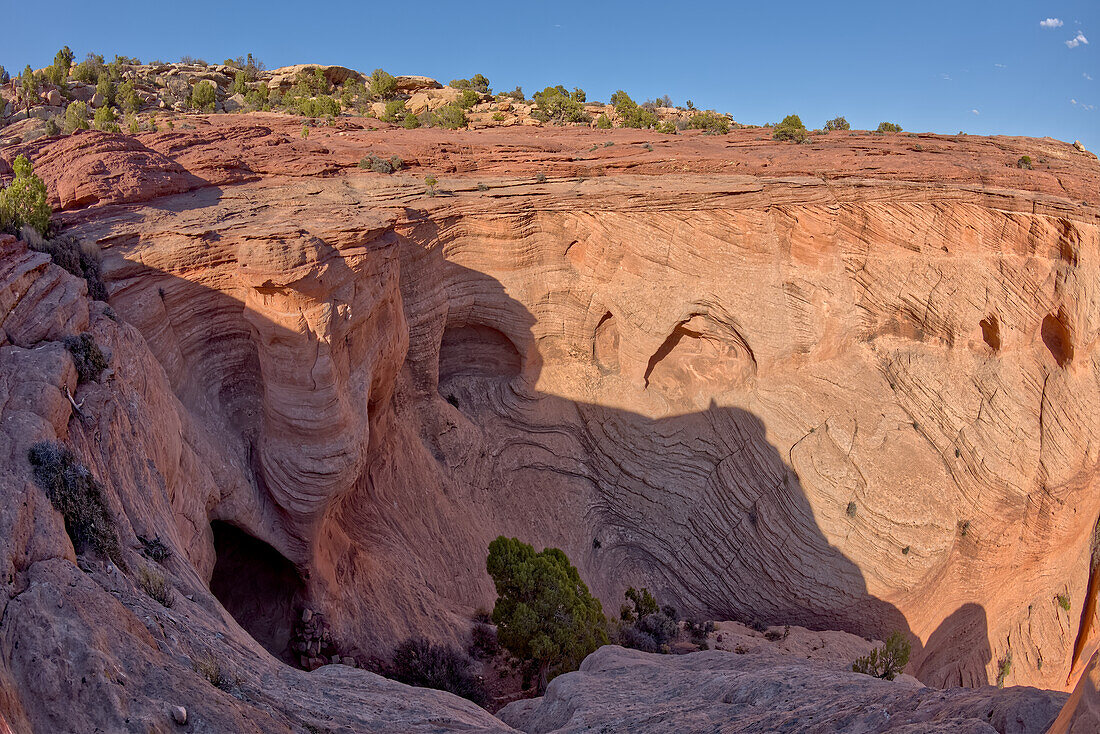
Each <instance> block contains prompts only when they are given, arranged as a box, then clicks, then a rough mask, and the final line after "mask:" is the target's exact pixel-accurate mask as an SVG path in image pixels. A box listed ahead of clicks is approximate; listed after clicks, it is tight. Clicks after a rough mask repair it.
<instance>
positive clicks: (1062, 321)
mask: <svg viewBox="0 0 1100 734" xmlns="http://www.w3.org/2000/svg"><path fill="white" fill-rule="evenodd" d="M1042 336H1043V344H1046V345H1047V349H1049V350H1050V354H1051V356H1052V357H1054V361H1055V362H1057V363H1058V366H1059V367H1065V366H1066V365H1067V364H1068V363H1069V362H1070V360H1072V359H1073V339H1072V338H1071V336H1070V333H1069V327H1067V326H1066V315H1065V313H1064V312H1062V311H1059V312H1058V315H1057V316H1055V315H1054V314H1049V315H1048V316H1047V317H1046V318H1045V319H1043V328H1042Z"/></svg>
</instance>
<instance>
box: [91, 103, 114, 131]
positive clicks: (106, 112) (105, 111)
mask: <svg viewBox="0 0 1100 734" xmlns="http://www.w3.org/2000/svg"><path fill="white" fill-rule="evenodd" d="M95 129H96V130H102V131H104V132H110V133H117V132H118V131H119V127H118V116H117V115H115V110H114V108H113V107H108V106H107V105H104V106H103V107H100V108H98V109H97V110H96V111H95Z"/></svg>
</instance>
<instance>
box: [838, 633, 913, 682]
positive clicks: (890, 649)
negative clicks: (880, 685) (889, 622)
mask: <svg viewBox="0 0 1100 734" xmlns="http://www.w3.org/2000/svg"><path fill="white" fill-rule="evenodd" d="M910 650H911V645H910V644H909V640H907V639H906V638H905V635H903V634H902V633H901V632H894V633H893V634H891V635H890V636H889V637H888V638H886V643H885V644H884V645H883V646H882V647H876V648H875V649H873V650H871V652H870V654H868V655H866V656H864V657H861V658H857V659H856V661H855V662H854V663H852V670H853V671H855V672H856V673H863V674H864V675H873V676H874V677H876V678H882V679H883V680H894V678H897V677H898V674H899V673H901V672H902V671H903V670H905V666H906V665H908V664H909V652H910Z"/></svg>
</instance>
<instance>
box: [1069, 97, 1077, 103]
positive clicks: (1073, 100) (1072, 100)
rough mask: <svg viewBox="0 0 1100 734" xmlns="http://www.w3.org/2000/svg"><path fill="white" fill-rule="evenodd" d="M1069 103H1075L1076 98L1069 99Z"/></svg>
mask: <svg viewBox="0 0 1100 734" xmlns="http://www.w3.org/2000/svg"><path fill="white" fill-rule="evenodd" d="M1069 103H1070V104H1077V100H1075V99H1072V98H1071V99H1070V101H1069Z"/></svg>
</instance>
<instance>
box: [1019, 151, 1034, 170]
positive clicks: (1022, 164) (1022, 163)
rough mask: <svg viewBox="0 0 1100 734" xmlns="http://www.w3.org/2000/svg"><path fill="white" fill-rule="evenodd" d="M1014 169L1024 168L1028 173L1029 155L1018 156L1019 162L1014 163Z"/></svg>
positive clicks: (1029, 168)
mask: <svg viewBox="0 0 1100 734" xmlns="http://www.w3.org/2000/svg"><path fill="white" fill-rule="evenodd" d="M1016 167H1017V168H1026V169H1027V170H1029V171H1030V170H1031V156H1029V155H1022V156H1020V160H1018V161H1016Z"/></svg>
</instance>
